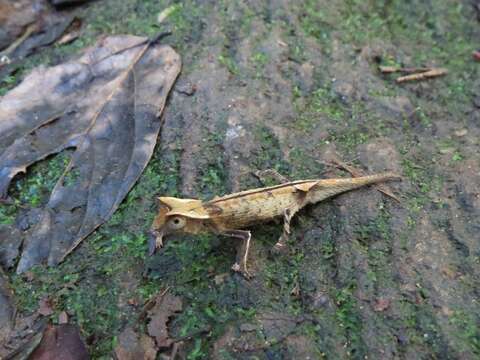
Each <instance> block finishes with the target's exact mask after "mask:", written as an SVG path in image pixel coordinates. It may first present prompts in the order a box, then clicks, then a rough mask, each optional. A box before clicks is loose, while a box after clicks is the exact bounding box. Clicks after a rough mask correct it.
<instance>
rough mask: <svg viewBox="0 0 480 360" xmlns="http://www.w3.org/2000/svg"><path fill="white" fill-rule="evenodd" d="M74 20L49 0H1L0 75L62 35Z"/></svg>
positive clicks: (2, 75)
mask: <svg viewBox="0 0 480 360" xmlns="http://www.w3.org/2000/svg"><path fill="white" fill-rule="evenodd" d="M72 20H73V18H72V16H71V15H70V14H68V13H66V12H57V11H55V10H54V9H53V8H52V7H51V6H50V5H49V4H48V3H47V1H46V0H0V59H1V60H0V79H1V78H3V77H4V76H5V75H7V74H8V73H10V72H11V71H13V70H14V69H15V68H16V67H17V66H18V60H20V59H22V58H23V57H25V56H28V55H29V54H30V53H32V52H33V51H34V50H35V49H37V48H39V47H42V46H46V45H49V44H51V43H53V42H54V41H55V40H56V39H58V38H59V37H60V36H62V34H63V33H64V31H65V29H67V27H68V26H69V24H70V23H71V22H72ZM2 65H6V66H2Z"/></svg>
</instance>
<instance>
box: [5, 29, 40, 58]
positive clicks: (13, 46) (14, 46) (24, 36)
mask: <svg viewBox="0 0 480 360" xmlns="http://www.w3.org/2000/svg"><path fill="white" fill-rule="evenodd" d="M37 30H38V25H37V24H36V23H33V24H30V25H28V27H27V28H26V30H25V31H24V33H23V34H22V36H20V37H19V38H18V39H17V40H15V41H14V42H13V43H11V44H10V46H9V47H8V48H6V49H5V50H3V51H2V52H0V58H1V57H4V56H6V57H8V55H10V54H11V53H13V52H14V51H15V50H16V49H17V48H18V47H19V46H20V45H22V43H23V42H24V41H25V40H27V39H28V38H29V37H30V35H32V34H33V33H34V32H35V31H37Z"/></svg>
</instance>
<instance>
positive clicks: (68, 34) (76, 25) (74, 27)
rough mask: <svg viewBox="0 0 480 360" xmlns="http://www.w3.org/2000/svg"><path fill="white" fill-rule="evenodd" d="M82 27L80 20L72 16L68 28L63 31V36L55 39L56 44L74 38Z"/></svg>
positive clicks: (64, 42) (69, 41) (78, 34)
mask: <svg viewBox="0 0 480 360" xmlns="http://www.w3.org/2000/svg"><path fill="white" fill-rule="evenodd" d="M81 29H82V20H81V19H80V18H77V17H76V18H74V19H73V21H72V22H71V24H70V25H69V26H68V28H67V29H66V30H65V31H64V33H63V36H62V37H61V38H60V39H58V40H57V42H56V44H58V45H65V44H69V43H71V42H72V41H74V40H76V39H77V38H78V37H79V36H80V30H81Z"/></svg>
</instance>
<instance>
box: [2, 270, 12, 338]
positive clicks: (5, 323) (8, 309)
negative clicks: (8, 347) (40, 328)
mask: <svg viewBox="0 0 480 360" xmlns="http://www.w3.org/2000/svg"><path fill="white" fill-rule="evenodd" d="M11 298H12V293H11V291H10V287H9V286H8V281H7V278H6V277H5V276H4V274H3V271H2V270H1V268H0V344H3V343H4V342H5V341H6V340H7V339H8V338H9V336H10V332H11V331H12V329H13V325H14V324H13V317H14V314H15V308H14V306H13V303H12V302H11Z"/></svg>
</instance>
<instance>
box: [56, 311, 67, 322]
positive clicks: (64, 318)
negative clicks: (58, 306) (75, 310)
mask: <svg viewBox="0 0 480 360" xmlns="http://www.w3.org/2000/svg"><path fill="white" fill-rule="evenodd" d="M58 323H59V324H67V323H68V314H67V313H66V312H65V311H62V312H61V313H60V314H58Z"/></svg>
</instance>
